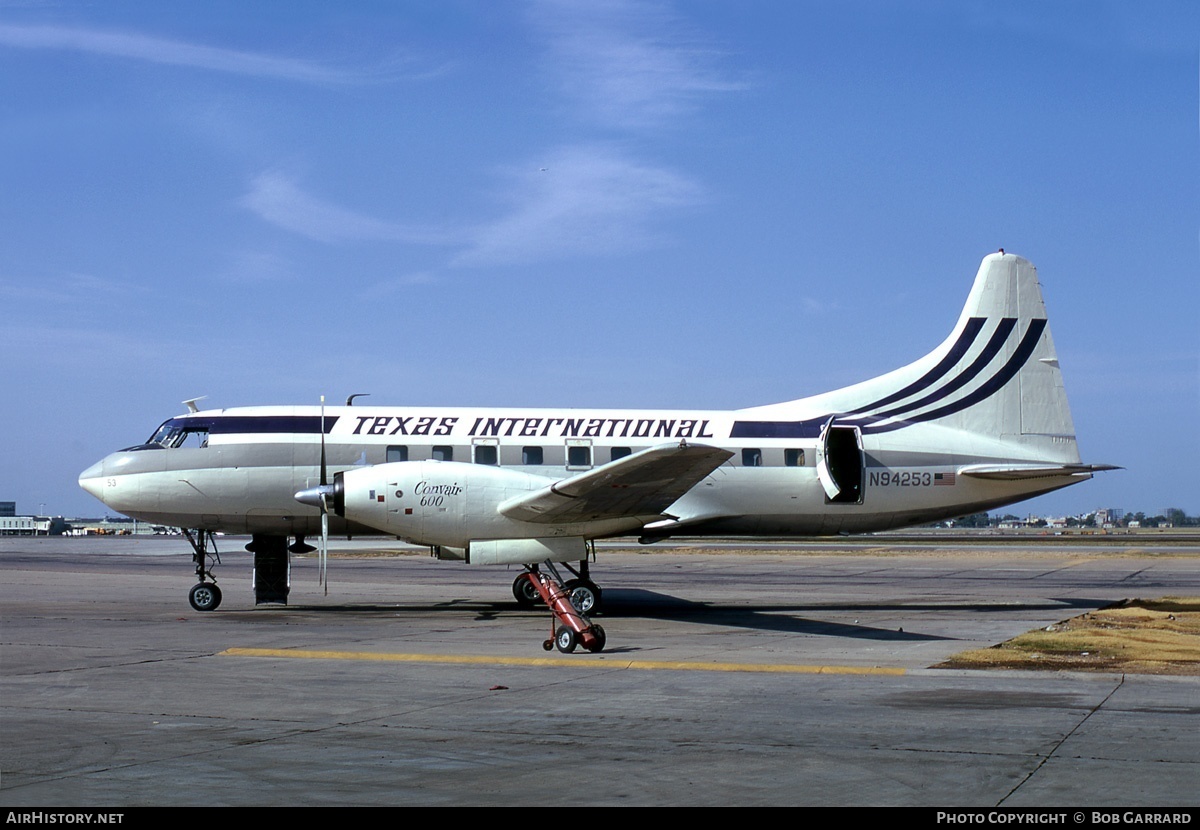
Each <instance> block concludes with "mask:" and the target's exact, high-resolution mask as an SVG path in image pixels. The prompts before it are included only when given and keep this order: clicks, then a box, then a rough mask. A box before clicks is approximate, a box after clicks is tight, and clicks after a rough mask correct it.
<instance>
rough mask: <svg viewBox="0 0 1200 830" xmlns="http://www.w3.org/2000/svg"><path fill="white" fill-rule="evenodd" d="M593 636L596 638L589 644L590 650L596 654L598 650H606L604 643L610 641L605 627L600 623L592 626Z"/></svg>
mask: <svg viewBox="0 0 1200 830" xmlns="http://www.w3.org/2000/svg"><path fill="white" fill-rule="evenodd" d="M592 636H593V637H595V638H596V639H595V640H593V641H592V644H591V645H590V646H588V651H590V652H592V653H593V654H595V653H596V652H598V651H604V644H605V643H607V642H608V637H606V636H604V629H603V628H601V627H600V626H598V625H593V626H592Z"/></svg>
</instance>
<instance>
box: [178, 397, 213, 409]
mask: <svg viewBox="0 0 1200 830" xmlns="http://www.w3.org/2000/svg"><path fill="white" fill-rule="evenodd" d="M207 397H208V395H201V396H200V397H198V398H188V399H187V400H186V401H184V402H183V405H184V406H186V407H187V408H188V412H199V411H200V407H198V406H196V401H202V400H204V399H205V398H207Z"/></svg>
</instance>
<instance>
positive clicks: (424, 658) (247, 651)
mask: <svg viewBox="0 0 1200 830" xmlns="http://www.w3.org/2000/svg"><path fill="white" fill-rule="evenodd" d="M218 656H224V657H290V658H295V659H301V660H368V661H372V662H377V663H452V664H458V665H481V664H482V665H492V666H575V667H584V666H589V667H595V666H596V665H597V663H596V662H586V663H584V662H580V659H579V658H580V657H586V656H587V655H579V657H575V658H570V657H488V656H486V655H482V654H395V653H387V652H375V651H310V650H302V649H288V648H227V649H225V650H224V651H222V652H219V653H218ZM595 660H601V661H603V666H604V667H605V668H613V669H641V670H644V671H649V670H654V669H669V670H671V671H724V672H765V673H769V674H868V675H870V674H874V675H889V676H893V677H899V676H901V675H903V674H904V669H899V668H881V667H879V666H797V665H793V664H791V663H700V662H695V661H686V660H621V659H617V658H613V657H609V656H606V655H599V656H597V657H595Z"/></svg>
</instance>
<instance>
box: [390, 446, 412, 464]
mask: <svg viewBox="0 0 1200 830" xmlns="http://www.w3.org/2000/svg"><path fill="white" fill-rule="evenodd" d="M387 460H388V463H389V464H390V463H392V462H393V461H407V460H408V447H404V446H398V447H388V448H387Z"/></svg>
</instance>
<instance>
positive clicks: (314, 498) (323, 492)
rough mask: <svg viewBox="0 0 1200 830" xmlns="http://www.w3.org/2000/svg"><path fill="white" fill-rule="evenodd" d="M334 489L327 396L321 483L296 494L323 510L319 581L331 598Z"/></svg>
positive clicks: (322, 419)
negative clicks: (331, 499)
mask: <svg viewBox="0 0 1200 830" xmlns="http://www.w3.org/2000/svg"><path fill="white" fill-rule="evenodd" d="M331 495H333V487H332V486H331V485H330V484H329V465H328V463H327V461H326V456H325V396H324V395H322V396H321V483H320V484H319V485H318V486H316V487H309V488H308V489H306V490H301V491H300V492H299V493H296V495H295V499H296V501H298V502H300V503H301V504H307V505H311V506H312V507H319V508H320V509H321V544H320V545H318V546H317V581H318V583H319V584H321V585H324V586H325V595H326V596H329V497H330V496H331Z"/></svg>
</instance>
